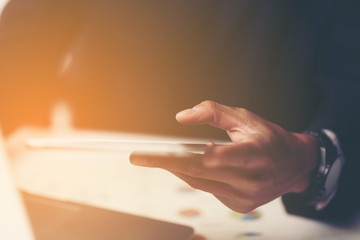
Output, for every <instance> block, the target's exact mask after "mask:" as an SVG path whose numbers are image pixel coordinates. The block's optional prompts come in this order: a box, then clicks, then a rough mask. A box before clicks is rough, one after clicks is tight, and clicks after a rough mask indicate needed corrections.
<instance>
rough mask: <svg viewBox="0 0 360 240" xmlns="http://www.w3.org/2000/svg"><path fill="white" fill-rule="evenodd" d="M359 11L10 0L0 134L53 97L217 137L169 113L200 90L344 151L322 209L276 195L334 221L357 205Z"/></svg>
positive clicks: (114, 118)
mask: <svg viewBox="0 0 360 240" xmlns="http://www.w3.org/2000/svg"><path fill="white" fill-rule="evenodd" d="M359 8H360V6H359V3H358V2H357V1H340V0H339V1H335V0H332V1H313V0H299V1H286V0H284V1H141V2H140V1H118V0H117V1H115V0H113V1H112V0H104V1H96V0H91V1H90V0H88V1H85V0H84V1H82V0H61V1H60V0H59V1H56V0H51V1H46V0H13V1H11V2H10V4H9V5H8V6H7V8H6V10H5V12H4V14H3V16H2V18H1V24H0V69H1V70H0V77H1V79H2V80H1V86H0V87H1V90H0V91H1V94H0V98H1V101H0V104H1V106H0V111H1V122H2V123H3V125H4V127H5V130H7V131H11V129H13V128H15V127H16V126H17V125H18V124H20V123H24V122H26V123H31V124H42V125H46V124H47V119H48V110H49V109H50V106H51V104H52V103H53V102H54V100H56V99H58V98H63V99H66V100H67V101H68V102H69V103H70V104H71V106H72V108H73V111H74V115H75V124H76V125H77V126H79V127H86V128H101V129H111V130H120V131H132V132H145V133H156V134H176V135H185V136H198V137H208V138H218V137H225V134H224V133H223V132H221V131H219V130H216V129H212V128H210V127H208V126H202V127H188V126H187V127H185V126H180V125H178V124H177V123H176V121H175V120H174V115H175V113H176V112H177V111H179V110H181V109H184V108H188V107H191V106H193V105H195V104H197V103H199V102H201V101H203V100H206V99H211V100H214V101H217V102H220V103H222V104H226V105H232V106H238V107H244V108H247V109H249V110H251V111H253V112H254V113H256V114H258V115H260V116H261V117H263V118H266V119H268V120H270V121H273V122H275V123H277V124H279V125H281V126H283V127H284V128H285V129H287V130H289V131H303V130H305V129H307V128H312V129H321V128H328V129H331V130H333V131H334V132H335V133H336V134H338V137H339V139H340V142H341V144H342V147H343V150H344V152H345V157H346V160H347V162H346V166H345V170H344V174H343V177H342V179H341V183H340V190H339V193H338V194H337V196H336V199H335V200H334V201H333V202H332V203H331V204H330V205H329V207H328V208H326V209H325V210H324V211H322V212H314V211H313V210H312V209H310V208H308V207H306V205H305V204H304V203H303V202H301V201H300V200H299V199H300V198H299V197H298V196H295V197H294V195H292V194H289V195H286V196H284V197H283V199H284V203H285V206H286V208H287V210H288V211H289V212H290V213H295V214H300V215H305V216H308V217H313V218H318V219H326V220H328V221H337V222H344V221H345V220H348V219H350V216H352V213H355V212H356V211H358V209H359V206H360V193H359V190H358V184H359V183H360V178H359V176H360V175H359V174H357V171H359V170H360V161H359V160H358V159H357V158H358V154H357V153H356V149H357V146H359V138H358V137H357V136H359V135H360V126H359V122H360V107H358V106H360V105H359V103H360V97H359V93H360V91H359V90H360V82H359V81H360V67H359V66H360V45H359V42H360V41H359V40H360V28H359V23H360V15H359V14H360V9H359ZM69 56H70V57H69ZM70 58H71V64H70V68H69V69H68V70H66V71H62V70H61V69H62V67H61V65H62V64H63V63H64V59H70Z"/></svg>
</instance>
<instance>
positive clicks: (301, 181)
mask: <svg viewBox="0 0 360 240" xmlns="http://www.w3.org/2000/svg"><path fill="white" fill-rule="evenodd" d="M293 136H294V137H295V139H296V141H295V145H296V147H295V148H296V150H295V161H297V162H298V163H299V165H300V166H301V169H298V170H299V177H298V181H297V182H296V183H295V184H294V186H293V188H292V189H291V192H295V193H303V192H305V191H306V190H307V189H308V188H309V186H310V183H311V180H312V177H313V173H314V171H315V170H316V168H317V166H318V163H319V160H320V155H319V144H318V141H317V139H316V138H315V137H314V136H311V135H309V134H303V133H293Z"/></svg>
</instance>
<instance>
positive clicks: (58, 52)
mask: <svg viewBox="0 0 360 240" xmlns="http://www.w3.org/2000/svg"><path fill="white" fill-rule="evenodd" d="M77 2H78V1H76V0H74V1H71V0H51V1H48V0H11V1H10V2H9V3H8V4H7V6H6V7H5V9H4V10H3V12H2V15H1V19H0V122H1V124H2V129H3V130H4V131H5V132H6V133H9V132H11V131H12V130H14V129H16V128H17V127H19V125H22V124H31V125H43V126H44V125H45V126H46V124H47V123H48V119H49V113H48V112H49V109H50V108H51V104H53V102H54V100H55V99H57V97H58V96H59V95H60V88H59V84H58V81H59V75H58V73H59V67H60V62H61V60H62V59H63V58H64V55H65V54H66V51H67V49H68V48H69V47H70V45H71V44H73V42H74V38H75V37H76V35H77V33H78V31H79V28H80V25H81V10H80V8H79V4H77Z"/></svg>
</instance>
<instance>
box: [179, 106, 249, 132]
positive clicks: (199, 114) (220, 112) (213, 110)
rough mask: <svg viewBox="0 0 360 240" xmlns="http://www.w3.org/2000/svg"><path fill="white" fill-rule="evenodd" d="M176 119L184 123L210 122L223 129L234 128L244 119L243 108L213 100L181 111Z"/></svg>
mask: <svg viewBox="0 0 360 240" xmlns="http://www.w3.org/2000/svg"><path fill="white" fill-rule="evenodd" d="M176 119H177V120H178V121H179V122H180V123H183V124H210V125H212V126H214V127H217V128H220V129H223V130H229V131H230V130H232V129H233V128H234V127H238V126H239V122H240V121H241V120H242V119H243V117H242V116H241V110H240V109H239V108H238V109H237V110H235V108H232V107H228V106H225V105H222V104H219V103H216V102H213V101H204V102H202V103H200V104H199V105H197V106H195V107H193V108H191V109H186V110H184V111H181V112H179V113H178V114H177V115H176Z"/></svg>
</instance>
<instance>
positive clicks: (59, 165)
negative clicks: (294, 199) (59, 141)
mask: <svg viewBox="0 0 360 240" xmlns="http://www.w3.org/2000/svg"><path fill="white" fill-rule="evenodd" d="M53 135H56V134H54V133H48V132H43V131H40V130H31V129H22V130H20V131H18V132H17V133H15V134H14V135H13V136H11V137H10V138H9V139H8V148H9V151H10V156H11V158H12V169H13V171H14V174H15V179H16V181H17V185H18V186H19V187H20V188H21V189H22V190H25V191H28V192H30V193H35V194H40V195H44V196H50V197H53V198H57V199H61V200H70V201H75V202H79V203H86V204H90V205H94V206H99V207H104V208H108V209H113V210H118V211H123V212H127V213H133V214H138V215H142V216H148V217H152V218H156V219H161V220H166V221H171V222H176V223H180V224H185V225H189V226H192V227H193V228H194V229H195V232H196V233H197V234H198V237H197V238H196V239H207V240H226V239H327V240H329V239H359V237H360V224H358V226H359V227H357V228H355V229H351V230H349V229H347V230H345V229H339V228H334V227H331V226H328V225H326V224H322V223H319V222H316V221H312V220H308V219H304V218H300V217H296V216H291V215H288V214H287V213H286V212H285V210H284V208H283V206H282V204H281V202H280V200H279V199H277V200H275V201H273V202H271V203H269V204H266V205H265V206H263V207H260V208H258V209H257V210H255V211H254V212H252V213H250V214H247V215H244V214H239V213H236V212H233V211H231V210H229V209H228V208H227V207H225V206H224V205H222V204H221V203H220V202H219V201H218V200H217V199H215V198H214V197H213V196H212V195H210V194H208V193H204V192H201V191H198V190H195V189H192V188H190V187H189V186H187V185H186V184H185V183H183V182H182V181H181V180H179V179H177V178H176V177H174V176H173V175H171V174H170V173H168V172H166V171H163V170H160V169H148V168H140V167H135V166H132V165H130V164H129V161H128V158H129V154H130V152H115V151H113V152H104V151H103V152H102V151H96V152H91V151H73V150H72V151H59V150H56V151H55V150H29V149H26V148H24V147H23V146H22V145H21V143H22V141H23V139H24V138H26V137H38V136H53ZM61 136H64V137H82V138H83V137H98V138H115V139H123V138H126V139H130V138H131V139H141V140H144V139H158V140H159V139H161V140H164V138H162V137H159V136H141V135H131V134H121V133H109V132H108V133H106V132H96V131H75V130H73V131H68V132H67V133H62V135H61ZM165 140H169V138H167V139H165ZM170 140H174V139H170ZM359 222H360V221H359Z"/></svg>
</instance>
